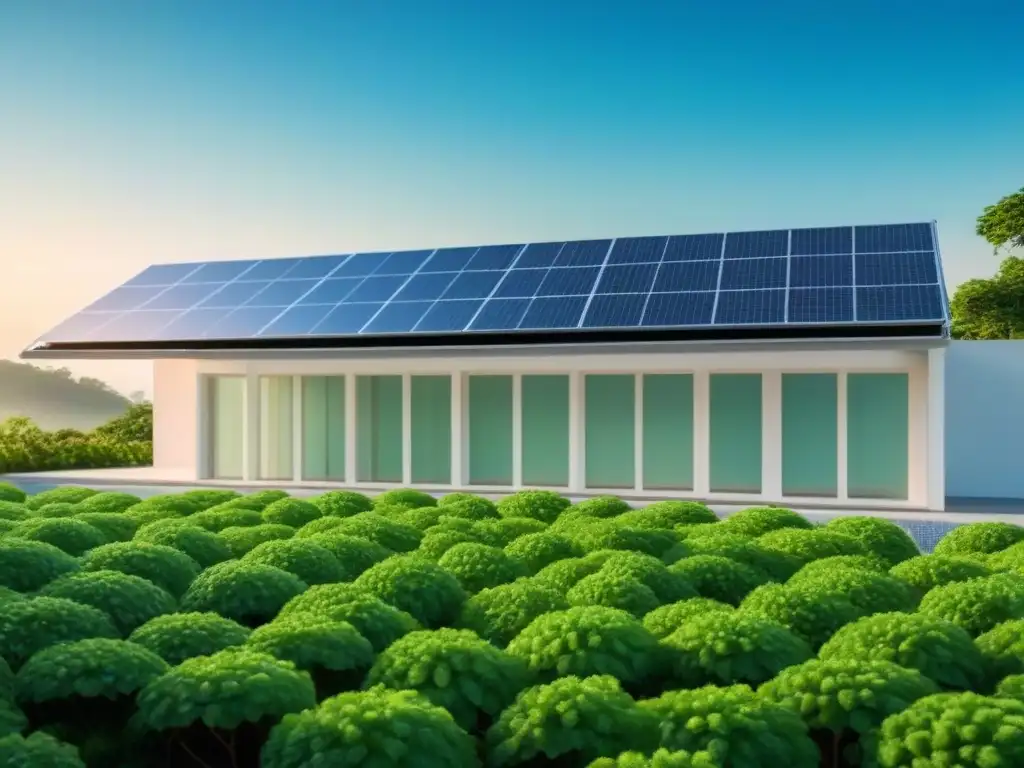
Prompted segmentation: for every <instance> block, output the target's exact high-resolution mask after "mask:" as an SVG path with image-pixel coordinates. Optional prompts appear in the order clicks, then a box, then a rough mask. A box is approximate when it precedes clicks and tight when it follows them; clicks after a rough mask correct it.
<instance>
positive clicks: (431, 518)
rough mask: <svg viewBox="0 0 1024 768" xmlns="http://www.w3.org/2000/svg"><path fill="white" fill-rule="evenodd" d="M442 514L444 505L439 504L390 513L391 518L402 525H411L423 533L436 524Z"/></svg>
mask: <svg viewBox="0 0 1024 768" xmlns="http://www.w3.org/2000/svg"><path fill="white" fill-rule="evenodd" d="M443 514H444V507H442V506H440V505H438V506H436V507H417V508H416V509H406V510H403V511H402V512H398V513H396V514H394V515H392V516H391V519H392V520H395V521H396V522H399V523H402V524H403V525H411V526H412V527H413V528H415V529H416V530H417V531H420V532H421V533H423V532H426V531H428V530H429V529H431V528H433V527H434V526H435V525H437V524H438V521H439V520H440V519H441V517H442V515H443Z"/></svg>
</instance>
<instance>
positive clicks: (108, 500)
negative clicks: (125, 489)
mask: <svg viewBox="0 0 1024 768" xmlns="http://www.w3.org/2000/svg"><path fill="white" fill-rule="evenodd" d="M141 501H142V499H140V498H139V497H138V496H136V495H135V494H132V493H122V492H120V491H103V492H101V493H96V494H93V495H92V496H89V497H88V498H86V499H84V500H83V501H81V502H79V503H78V505H77V506H78V511H79V512H106V513H118V512H124V511H125V510H127V509H129V508H131V507H134V506H135V505H136V504H138V503H139V502H141Z"/></svg>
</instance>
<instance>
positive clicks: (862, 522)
mask: <svg viewBox="0 0 1024 768" xmlns="http://www.w3.org/2000/svg"><path fill="white" fill-rule="evenodd" d="M825 530H827V531H834V532H835V533H842V534H845V535H847V536H852V537H853V538H855V539H857V540H858V541H859V542H860V543H861V544H863V545H864V546H865V547H866V548H867V550H868V552H870V553H871V554H873V555H876V556H878V557H880V558H882V559H883V560H885V561H886V562H887V563H889V565H896V564H897V563H902V562H903V561H904V560H909V559H910V558H912V557H916V556H917V555H918V554H920V552H919V551H918V549H917V544H915V543H914V540H913V539H912V538H911V537H910V534H908V533H907V532H906V531H905V530H904V529H903V528H901V527H900V526H899V525H897V524H896V523H894V522H892V521H891V520H886V519H884V518H881V517H857V516H854V517H836V518H833V519H832V520H829V522H828V524H827V525H826V526H825Z"/></svg>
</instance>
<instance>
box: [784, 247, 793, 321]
mask: <svg viewBox="0 0 1024 768" xmlns="http://www.w3.org/2000/svg"><path fill="white" fill-rule="evenodd" d="M786 236H787V237H786V298H785V303H784V304H783V308H782V322H783V323H788V322H789V284H790V276H791V275H792V273H793V230H792V229H791V230H789V231H788V232H787V233H786Z"/></svg>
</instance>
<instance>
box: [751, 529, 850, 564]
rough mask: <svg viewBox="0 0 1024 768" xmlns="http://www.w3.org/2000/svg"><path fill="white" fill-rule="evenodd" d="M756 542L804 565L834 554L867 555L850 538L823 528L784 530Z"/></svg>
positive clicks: (762, 537) (767, 534)
mask: <svg viewBox="0 0 1024 768" xmlns="http://www.w3.org/2000/svg"><path fill="white" fill-rule="evenodd" d="M757 542H758V544H760V545H761V546H762V547H764V548H765V549H770V550H773V551H775V552H781V553H782V554H784V555H789V556H790V557H793V558H796V559H797V560H799V561H800V562H801V563H804V564H806V563H809V562H811V560H821V559H822V558H823V557H834V556H835V555H866V554H868V549H867V547H865V546H864V545H863V544H862V543H861V542H860V541H858V540H857V539H855V538H853V537H852V536H847V535H846V534H844V533H834V532H832V531H828V530H826V529H824V528H810V529H803V528H783V529H780V530H777V531H772V532H771V533H766V534H764V535H763V536H761V537H759V538H758V540H757Z"/></svg>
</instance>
